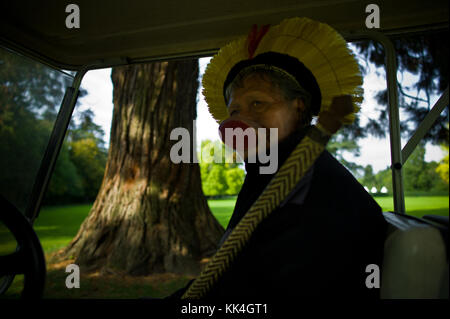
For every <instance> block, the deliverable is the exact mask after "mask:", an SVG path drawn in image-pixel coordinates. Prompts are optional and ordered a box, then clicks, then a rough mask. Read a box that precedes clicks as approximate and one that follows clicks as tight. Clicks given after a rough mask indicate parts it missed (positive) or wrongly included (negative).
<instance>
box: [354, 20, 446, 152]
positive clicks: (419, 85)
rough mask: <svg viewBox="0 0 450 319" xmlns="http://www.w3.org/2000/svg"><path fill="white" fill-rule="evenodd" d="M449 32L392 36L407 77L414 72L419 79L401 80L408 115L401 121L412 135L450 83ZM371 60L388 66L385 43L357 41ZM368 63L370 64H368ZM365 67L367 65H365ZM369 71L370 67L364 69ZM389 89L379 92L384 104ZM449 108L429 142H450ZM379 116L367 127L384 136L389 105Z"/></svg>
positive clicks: (402, 100) (401, 99) (403, 105)
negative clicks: (449, 80) (434, 97)
mask: <svg viewBox="0 0 450 319" xmlns="http://www.w3.org/2000/svg"><path fill="white" fill-rule="evenodd" d="M448 33H449V31H448V28H447V29H446V30H442V31H437V32H428V33H422V34H413V35H409V36H407V37H395V38H392V41H393V44H394V47H395V51H396V54H397V65H398V71H399V72H401V73H402V74H403V75H404V77H406V75H407V74H409V75H414V76H416V77H417V80H416V81H415V83H413V84H412V85H408V86H406V85H405V84H402V83H399V84H398V89H399V107H400V108H401V110H402V112H403V113H404V114H406V116H405V119H404V120H402V122H401V124H400V125H401V131H402V133H403V134H404V135H405V137H406V136H411V135H412V134H413V133H414V131H415V130H416V128H417V127H418V125H419V123H421V122H422V121H423V119H424V118H425V116H426V115H427V113H428V111H429V110H430V107H431V106H432V105H431V103H430V101H431V98H432V96H433V95H440V94H442V92H443V91H444V90H445V88H446V87H447V86H448V61H449V59H448V55H449V40H448V39H449V34H448ZM355 46H356V47H357V49H358V51H359V52H360V53H361V54H362V55H363V59H365V60H366V61H367V62H369V61H370V62H372V63H374V64H375V65H376V66H377V67H384V63H385V52H384V48H383V46H382V45H381V43H379V42H376V41H364V42H357V43H355ZM367 65H369V64H368V63H367ZM363 69H364V68H363ZM364 71H367V70H364ZM387 96H388V95H387V90H382V91H380V92H378V94H377V96H376V99H377V102H378V103H379V104H380V105H383V106H385V105H387ZM448 110H449V109H448V108H445V109H444V110H443V112H442V113H441V115H440V116H439V117H438V119H437V120H436V122H435V124H434V125H433V126H432V127H431V128H430V130H429V131H428V132H427V134H426V135H425V137H424V140H425V141H426V142H432V143H434V144H437V143H445V144H448V141H449V129H448V116H449V111H448ZM378 111H379V117H378V118H377V119H370V120H369V122H368V124H367V125H366V127H365V128H364V129H365V130H366V131H368V132H369V133H370V134H373V135H375V136H380V137H383V136H385V134H386V133H387V132H388V129H389V127H388V123H389V121H388V120H387V118H388V108H386V107H383V108H379V109H378Z"/></svg>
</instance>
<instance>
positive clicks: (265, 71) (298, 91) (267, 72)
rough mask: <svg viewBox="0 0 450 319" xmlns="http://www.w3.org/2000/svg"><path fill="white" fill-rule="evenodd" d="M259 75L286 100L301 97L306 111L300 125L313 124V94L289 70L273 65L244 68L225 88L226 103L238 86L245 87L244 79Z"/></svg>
mask: <svg viewBox="0 0 450 319" xmlns="http://www.w3.org/2000/svg"><path fill="white" fill-rule="evenodd" d="M250 75H251V76H253V75H256V76H259V77H260V78H262V79H264V80H269V81H270V83H271V84H272V85H273V86H275V87H277V88H278V89H279V90H280V91H281V94H282V95H283V97H284V98H285V99H286V101H292V100H294V99H296V98H299V99H301V100H302V101H303V103H304V104H305V111H304V112H303V113H302V115H303V116H302V117H301V121H300V123H299V124H300V125H301V126H305V125H309V124H311V121H312V117H313V116H312V111H311V94H309V92H307V91H305V89H303V88H302V87H301V86H300V85H299V84H298V82H297V81H295V80H293V78H292V76H290V75H289V74H287V72H280V71H278V70H277V69H275V68H272V67H270V66H269V67H258V68H254V67H249V68H245V69H243V70H242V71H241V72H239V73H238V75H237V76H236V77H235V78H234V79H233V81H232V82H231V83H230V84H229V85H228V86H227V87H226V89H225V103H226V104H227V105H228V101H229V100H230V97H231V93H232V91H233V90H235V89H236V88H242V87H244V80H245V79H246V78H247V77H249V76H250Z"/></svg>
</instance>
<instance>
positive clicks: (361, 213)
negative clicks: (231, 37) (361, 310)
mask: <svg viewBox="0 0 450 319" xmlns="http://www.w3.org/2000/svg"><path fill="white" fill-rule="evenodd" d="M203 84H204V87H205V90H204V94H205V97H206V101H207V102H208V105H209V108H210V111H211V113H212V115H213V116H214V117H215V118H216V119H217V120H218V122H220V123H221V126H220V130H221V132H222V133H223V132H225V128H227V127H228V128H236V127H241V128H243V129H245V128H251V129H257V128H266V129H269V128H277V129H278V138H277V141H276V143H277V146H278V164H279V167H283V164H286V165H285V167H286V168H285V170H286V171H289V169H291V168H289V167H290V166H294V165H292V163H294V162H297V163H295V164H296V165H297V167H299V168H297V170H302V169H304V173H302V174H303V175H302V176H301V178H300V179H299V180H298V181H297V180H295V182H293V183H291V184H292V185H290V184H289V182H288V183H287V184H286V185H288V186H283V187H284V188H286V187H287V188H289V189H288V191H287V196H285V195H282V194H281V193H282V191H281V190H280V191H278V190H277V188H274V186H273V185H272V186H271V184H274V183H275V184H276V183H277V182H274V181H275V179H276V178H278V179H281V178H282V177H280V176H279V175H280V174H278V175H277V173H275V174H261V172H260V170H259V168H260V166H261V165H262V164H261V163H260V162H259V161H258V160H256V161H255V162H254V163H251V162H250V161H248V160H247V155H248V154H246V153H245V154H244V158H246V161H245V169H246V172H247V175H246V178H245V181H244V184H243V186H242V189H241V191H240V193H239V196H238V199H237V202H236V207H235V209H234V212H233V215H232V217H231V220H230V222H229V224H228V227H227V229H226V232H225V234H224V236H223V238H222V240H221V242H220V243H219V247H220V249H219V251H218V253H217V255H216V258H215V259H213V260H212V262H211V264H210V265H208V267H207V268H206V270H205V271H204V272H203V273H202V274H201V276H200V277H199V278H197V280H195V281H194V282H191V283H190V285H188V287H186V288H185V289H182V290H181V291H179V292H178V293H176V294H175V295H174V296H183V297H184V298H207V299H208V298H210V299H223V298H225V299H226V298H230V297H232V298H240V297H241V298H248V297H254V298H253V299H252V300H270V299H274V298H280V297H295V298H297V297H299V296H312V297H332V298H336V297H337V298H349V297H351V298H361V297H363V298H366V297H367V298H371V297H374V298H377V297H379V292H378V291H377V289H376V288H372V286H370V285H369V287H368V285H367V284H366V283H367V280H366V279H367V277H368V276H369V273H367V272H366V269H367V266H369V265H372V264H375V265H378V266H379V267H381V264H382V256H383V243H384V238H385V230H386V223H385V221H384V218H383V216H382V214H381V208H380V207H379V206H378V205H377V203H376V202H375V201H374V200H373V199H372V197H371V196H370V195H369V194H368V193H367V192H366V191H365V190H364V188H363V187H362V186H361V185H360V184H359V183H358V182H357V181H356V180H355V178H354V177H353V176H352V175H351V173H349V172H348V171H347V169H345V168H344V167H343V166H342V165H341V164H340V163H339V162H338V161H337V160H336V159H335V158H334V157H333V156H332V155H330V153H328V152H327V151H323V152H320V153H319V154H317V156H316V155H311V158H306V159H304V160H303V159H302V160H298V159H297V157H295V155H293V154H294V153H295V151H294V150H296V149H297V148H299V147H301V146H302V145H303V144H305V143H306V142H305V140H307V138H306V137H308V138H311V139H312V140H314V139H316V140H318V141H320V140H321V138H322V137H320V136H319V137H317V136H318V135H321V134H322V133H323V132H325V133H326V134H322V135H327V134H328V137H329V135H331V133H333V132H329V131H330V126H326V125H321V123H327V122H326V121H324V120H323V119H324V118H326V116H325V115H327V116H328V119H329V121H333V120H334V119H333V116H330V114H331V115H333V114H337V111H335V110H336V109H337V108H338V107H339V105H337V104H339V103H341V104H342V103H344V104H345V102H349V101H350V109H351V110H352V111H357V110H358V108H357V107H356V106H352V105H351V101H353V102H354V103H357V102H358V101H360V100H358V98H359V97H360V96H361V88H360V85H361V77H360V75H359V70H358V65H357V63H356V61H355V59H354V57H353V56H352V54H351V53H350V52H349V50H348V48H347V47H346V43H345V41H344V40H343V39H342V38H341V37H340V36H339V35H338V34H337V32H336V31H334V30H333V29H331V28H330V27H329V26H327V25H324V24H322V23H318V22H315V21H312V20H309V19H306V18H301V19H300V18H294V19H288V20H285V21H283V22H282V23H281V24H280V25H278V26H276V27H273V28H272V29H270V30H269V28H268V27H264V28H263V29H262V30H261V31H259V32H258V31H257V30H256V29H254V30H253V31H252V32H251V34H250V35H249V36H248V37H247V38H241V39H238V40H236V41H234V42H232V43H231V44H229V45H228V46H226V47H224V48H223V49H222V50H221V51H219V53H218V54H217V55H216V56H215V57H214V58H213V59H212V60H211V63H210V65H209V66H208V68H207V70H206V73H205V76H204V79H203ZM336 96H344V97H343V98H342V97H341V100H339V99H336ZM345 96H347V99H345ZM333 99H334V100H333ZM339 101H340V102H339ZM333 112H335V113H333ZM322 114H325V115H324V116H323V117H322V120H323V121H322V120H321V115H322ZM316 115H319V120H318V122H319V123H318V124H316V125H314V126H312V125H311V121H312V118H313V116H316ZM342 116H343V120H342V122H351V120H352V117H351V114H350V115H345V116H344V115H342ZM317 128H320V130H318V129H317ZM335 130H337V128H336V129H335ZM335 130H334V131H335ZM319 131H320V132H322V133H320V132H319ZM331 131H333V130H331ZM317 132H319V133H317ZM222 136H223V138H224V134H223V135H222ZM302 143H303V144H302ZM325 143H326V141H325V142H324V143H323V144H325ZM311 154H312V153H311ZM309 162H311V163H309ZM281 169H283V168H281ZM291 170H293V169H291ZM293 174H295V172H294V173H293ZM287 179H289V178H287ZM277 181H278V180H277ZM264 192H266V193H268V192H269V193H270V192H272V194H273V193H274V192H275V193H276V194H274V196H273V197H274V198H277V199H279V202H277V203H276V205H274V207H272V206H270V205H271V203H270V201H267V200H266V201H263V200H261V198H262V197H264V196H263V195H262V194H264ZM278 193H280V194H278ZM268 202H269V203H268ZM255 203H256V204H255ZM255 207H256V208H255ZM258 207H262V208H261V210H264V211H267V213H265V214H264V215H263V217H255V218H253V217H252V218H249V216H246V215H249V214H253V212H254V211H255V210H257V209H259V208H258ZM268 207H269V208H268ZM270 207H271V208H270ZM266 208H267V209H266ZM255 216H256V215H255ZM258 216H259V215H258ZM254 224H256V226H255V225H254ZM242 229H244V231H242ZM244 237H245V238H244ZM258 298H259V299H258Z"/></svg>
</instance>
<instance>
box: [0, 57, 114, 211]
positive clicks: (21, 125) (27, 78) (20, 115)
mask: <svg viewBox="0 0 450 319" xmlns="http://www.w3.org/2000/svg"><path fill="white" fill-rule="evenodd" d="M71 80H72V79H71V78H70V77H68V76H66V75H64V74H62V73H60V72H58V71H55V70H53V69H50V68H48V67H46V66H44V65H42V64H40V63H37V62H34V61H31V60H28V59H26V58H24V57H22V56H19V55H16V54H14V53H12V52H9V51H5V50H2V49H0V176H1V179H0V193H1V194H2V195H3V196H4V197H6V198H7V199H8V200H9V201H11V202H12V203H13V204H14V205H15V206H16V207H17V208H18V209H19V210H21V211H24V210H25V209H26V207H27V202H28V199H29V196H30V193H31V190H32V187H33V185H34V182H35V178H36V174H37V172H38V170H39V167H40V165H41V161H42V158H43V155H44V153H45V150H46V148H47V144H48V141H49V138H50V134H51V132H52V129H53V125H54V122H55V120H56V117H57V113H58V111H59V107H60V105H61V102H62V100H63V96H64V92H65V89H66V87H68V86H69V85H70V83H71ZM79 93H80V94H79V96H80V97H82V96H84V95H85V94H86V91H85V90H80V92H79ZM75 113H76V114H78V115H76V116H74V118H75V120H72V122H71V124H70V127H69V131H68V135H67V138H66V140H65V141H64V144H63V146H62V148H61V151H60V155H59V157H58V160H57V162H56V165H55V169H54V172H53V175H52V178H51V180H50V184H49V186H48V189H47V193H46V198H45V200H44V203H47V204H48V203H69V202H74V201H80V200H83V201H86V200H88V201H92V200H93V199H95V195H96V191H97V190H98V187H99V186H100V183H101V180H102V178H103V171H104V166H105V164H106V150H105V149H104V142H103V135H104V133H103V131H102V130H101V128H100V127H99V126H98V125H96V124H95V123H94V122H93V117H94V114H93V112H92V111H91V110H85V111H83V112H78V113H77V112H75ZM77 117H78V118H77Z"/></svg>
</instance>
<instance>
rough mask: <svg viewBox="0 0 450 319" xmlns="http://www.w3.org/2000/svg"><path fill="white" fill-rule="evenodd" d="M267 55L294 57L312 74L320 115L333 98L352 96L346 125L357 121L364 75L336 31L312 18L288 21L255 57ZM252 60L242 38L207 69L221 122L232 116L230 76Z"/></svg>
mask: <svg viewBox="0 0 450 319" xmlns="http://www.w3.org/2000/svg"><path fill="white" fill-rule="evenodd" d="M266 52H276V53H281V54H287V55H289V56H291V57H294V58H296V59H297V60H299V61H300V62H302V63H303V64H304V65H305V66H306V68H308V69H309V70H310V71H311V72H312V74H313V75H314V77H315V79H316V81H317V83H318V85H319V88H320V92H321V95H322V102H321V108H320V112H322V111H328V110H330V106H331V102H332V99H333V97H335V96H340V95H351V96H352V101H353V113H352V114H349V115H348V116H346V117H345V121H344V123H347V124H348V123H351V122H353V120H354V113H356V112H358V111H359V105H360V103H361V102H362V96H363V89H362V76H361V73H360V70H359V66H358V63H357V61H356V58H355V56H354V55H353V53H352V52H351V51H350V49H349V48H348V47H347V43H346V41H345V39H344V38H343V37H342V36H341V35H340V34H339V33H338V32H337V31H336V30H334V29H333V28H332V27H330V26H329V25H327V24H324V23H321V22H318V21H314V20H311V19H309V18H290V19H285V20H283V21H282V22H281V23H280V24H278V25H276V26H274V27H271V28H270V29H269V30H268V31H267V33H266V34H265V35H263V36H262V38H261V40H260V42H259V44H257V47H256V48H255V51H254V53H253V54H252V56H253V57H256V56H258V55H260V54H262V53H266ZM248 59H249V48H248V40H247V37H246V36H242V37H240V38H238V39H236V40H235V41H232V42H231V43H229V44H227V45H226V46H224V47H223V48H222V49H220V50H219V52H218V53H217V54H216V55H215V56H214V57H213V58H212V59H211V61H210V63H209V64H208V66H207V68H206V70H205V74H204V75H203V81H202V83H203V95H204V96H205V100H206V102H207V104H208V108H209V111H210V113H211V115H212V116H213V117H214V119H215V120H216V121H217V122H218V123H220V122H222V121H223V120H225V119H227V118H228V116H229V115H228V111H227V106H226V104H225V98H224V95H223V87H224V83H225V81H226V79H227V76H228V74H229V72H230V71H231V69H232V68H233V67H234V66H235V65H236V64H237V63H239V62H241V61H244V60H248ZM319 116H320V113H319Z"/></svg>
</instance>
